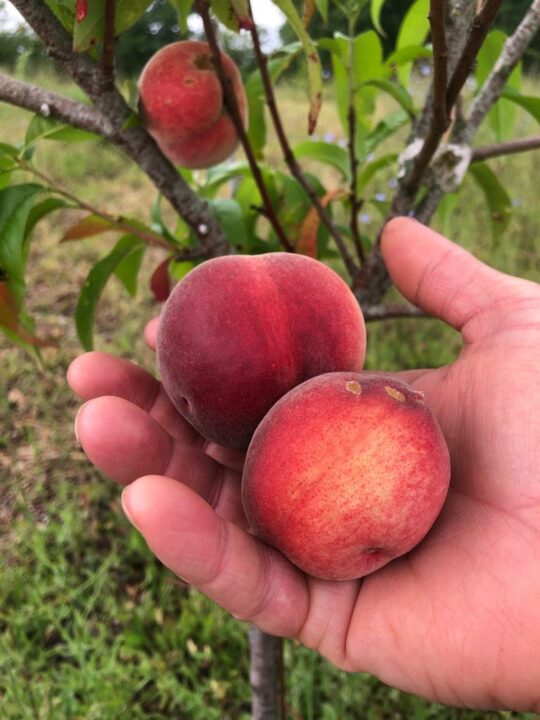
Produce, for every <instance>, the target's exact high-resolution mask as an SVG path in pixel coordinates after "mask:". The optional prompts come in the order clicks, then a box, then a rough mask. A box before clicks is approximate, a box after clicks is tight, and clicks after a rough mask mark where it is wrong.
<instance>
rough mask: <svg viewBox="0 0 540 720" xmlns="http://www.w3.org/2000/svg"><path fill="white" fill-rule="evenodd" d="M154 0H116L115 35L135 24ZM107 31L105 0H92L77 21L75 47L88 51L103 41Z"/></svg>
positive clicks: (74, 36) (75, 48) (80, 50)
mask: <svg viewBox="0 0 540 720" xmlns="http://www.w3.org/2000/svg"><path fill="white" fill-rule="evenodd" d="M151 2H152V0H116V3H115V14H114V31H115V35H121V34H122V33H123V32H125V31H126V30H129V28H130V27H131V26H132V25H134V24H135V23H136V22H137V20H138V19H139V18H140V17H141V16H142V15H143V14H144V12H145V10H146V8H147V7H148V6H149V5H150V4H151ZM104 32H105V0H92V2H90V1H89V2H88V3H87V12H86V15H85V16H84V18H83V19H82V20H81V21H80V22H79V21H77V20H76V21H75V25H74V31H73V48H74V50H76V51H77V52H86V51H87V50H91V49H92V48H94V47H97V46H98V45H102V43H103V35H104Z"/></svg>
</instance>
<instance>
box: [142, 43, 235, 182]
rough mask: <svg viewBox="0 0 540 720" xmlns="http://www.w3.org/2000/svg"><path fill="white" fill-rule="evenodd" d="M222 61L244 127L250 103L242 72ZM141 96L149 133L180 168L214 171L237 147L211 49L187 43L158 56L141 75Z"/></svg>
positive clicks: (169, 47) (165, 49)
mask: <svg viewBox="0 0 540 720" xmlns="http://www.w3.org/2000/svg"><path fill="white" fill-rule="evenodd" d="M221 59H222V63H223V68H224V71H225V74H226V75H227V77H228V78H229V80H230V81H231V83H232V87H233V90H234V93H235V96H236V99H237V102H238V107H239V110H240V114H241V116H242V118H243V121H244V125H245V124H246V122H247V101H246V95H245V92H244V85H243V83H242V78H241V76H240V72H239V70H238V68H237V66H236V65H235V63H234V61H233V60H232V59H231V58H230V57H229V56H228V55H226V54H225V53H221ZM139 91H140V102H139V106H140V111H141V115H142V117H143V120H144V122H145V126H146V129H147V130H148V132H149V133H150V135H152V137H153V138H154V140H155V141H156V142H157V144H158V145H159V147H160V148H161V150H162V152H163V153H164V154H165V155H166V156H167V157H168V158H169V159H170V160H171V161H172V162H174V163H176V164H177V165H181V166H182V167H185V168H207V167H211V166H212V165H216V164H217V163H220V162H222V161H223V160H226V159H227V158H228V157H229V156H230V155H232V153H233V152H234V151H235V150H236V148H237V147H238V134H237V132H236V129H235V127H234V124H233V121H232V119H231V117H230V115H229V114H228V112H227V110H226V109H225V106H224V103H223V91H222V87H221V83H220V81H219V78H218V76H217V74H216V71H215V68H214V65H213V62H212V54H211V51H210V47H209V45H208V44H207V43H205V42H201V41H198V40H183V41H180V42H176V43H171V44H170V45H166V46H165V47H163V48H161V50H158V52H157V53H155V55H153V56H152V57H151V58H150V60H149V61H148V63H147V64H146V65H145V67H144V69H143V71H142V74H141V77H140V80H139Z"/></svg>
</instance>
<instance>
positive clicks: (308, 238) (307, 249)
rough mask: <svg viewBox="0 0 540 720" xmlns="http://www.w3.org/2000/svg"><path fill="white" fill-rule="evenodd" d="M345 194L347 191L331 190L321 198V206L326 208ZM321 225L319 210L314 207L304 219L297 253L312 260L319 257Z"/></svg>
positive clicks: (297, 244)
mask: <svg viewBox="0 0 540 720" xmlns="http://www.w3.org/2000/svg"><path fill="white" fill-rule="evenodd" d="M345 194H346V193H345V191H344V190H342V189H341V188H337V190H330V192H327V193H326V195H324V197H322V198H321V205H322V206H323V207H326V206H327V205H328V204H329V203H330V202H331V201H332V200H334V199H335V198H336V197H340V196H344V195H345ZM320 223H321V219H320V218H319V213H318V212H317V209H316V208H314V207H312V208H310V209H309V211H308V213H307V215H306V217H305V218H304V222H303V223H302V227H301V228H300V235H299V236H298V240H297V242H296V243H295V246H294V247H295V250H296V252H299V253H302V255H307V256H308V257H312V258H316V257H317V232H318V230H319V225H320Z"/></svg>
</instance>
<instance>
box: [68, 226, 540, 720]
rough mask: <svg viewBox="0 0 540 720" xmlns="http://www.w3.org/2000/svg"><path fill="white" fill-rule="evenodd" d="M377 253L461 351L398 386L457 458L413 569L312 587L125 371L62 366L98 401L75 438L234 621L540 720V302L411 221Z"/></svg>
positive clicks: (409, 565) (151, 394)
mask: <svg viewBox="0 0 540 720" xmlns="http://www.w3.org/2000/svg"><path fill="white" fill-rule="evenodd" d="M383 252H384V255H385V260H386V263H387V266H388V269H389V272H390V274H391V276H392V278H393V280H394V282H395V284H396V286H397V287H398V288H399V289H400V290H401V292H402V293H403V294H404V295H405V296H406V297H407V298H408V299H410V300H411V301H412V302H414V303H416V304H417V305H419V306H420V307H421V308H423V309H424V310H426V311H427V312H429V313H431V314H433V315H435V316H437V317H440V318H441V319H442V320H444V321H445V322H447V323H449V324H450V325H452V326H453V327H455V328H456V329H457V330H459V331H460V332H461V333H462V337H463V349H462V351H461V353H460V355H459V357H458V359H457V360H456V361H455V362H454V363H453V364H451V365H449V366H446V367H443V368H438V369H436V370H425V371H422V370H419V371H411V372H409V373H404V374H403V377H404V378H405V379H406V380H408V381H409V382H410V383H411V384H412V385H413V386H414V387H416V388H418V389H420V390H422V391H424V393H425V394H426V399H427V401H428V403H429V404H430V405H431V407H432V409H433V410H434V412H435V414H436V416H437V418H438V420H439V423H440V424H441V427H442V430H443V432H444V434H445V437H446V439H447V442H448V445H449V448H450V453H451V459H452V482H451V489H450V493H449V496H448V500H447V502H446V504H445V507H444V509H443V512H442V513H441V516H440V517H439V519H438V521H437V523H436V524H435V526H434V528H433V529H432V531H431V532H430V533H429V534H428V536H427V537H426V538H425V540H424V541H423V542H422V543H421V544H420V546H418V547H417V548H416V549H415V550H414V551H413V552H411V553H409V554H408V555H406V556H405V557H403V558H400V559H398V560H396V561H394V562H392V563H391V564H389V565H387V566H386V567H385V568H383V569H382V570H380V571H378V572H376V573H374V574H373V575H370V576H368V577H366V578H365V579H364V580H363V581H350V582H341V583H333V582H327V581H321V580H317V579H314V578H310V577H306V576H305V575H304V574H302V573H301V572H300V571H298V570H297V569H296V568H294V567H293V566H292V565H291V564H290V563H289V562H288V561H287V560H285V558H284V557H283V556H282V555H280V554H279V553H278V552H276V551H274V550H273V549H272V548H269V547H268V546H266V545H264V544H263V543H261V542H259V541H258V540H256V539H255V538H253V537H252V536H251V535H250V534H249V533H248V532H247V527H246V521H245V518H244V515H243V512H242V506H241V502H240V472H239V471H240V469H241V463H242V457H241V455H240V454H239V453H237V452H236V451H228V450H225V449H223V448H219V447H217V446H215V445H212V444H208V443H207V442H205V441H204V439H203V438H201V437H200V436H198V435H197V434H196V432H195V431H194V430H193V429H192V428H191V427H190V426H189V425H188V424H187V423H186V422H185V421H184V420H183V419H182V418H181V417H180V416H179V415H178V414H177V413H176V411H175V410H174V408H173V406H172V404H171V403H170V401H169V399H168V398H167V397H166V395H165V393H164V392H163V390H162V389H161V386H160V385H159V383H158V382H157V381H156V380H155V379H154V378H153V377H152V376H150V375H149V374H148V373H146V372H145V371H144V370H142V369H140V368H137V367H136V366H134V365H132V364H130V363H128V362H126V361H123V360H120V359H118V358H114V357H112V356H109V355H105V354H103V353H88V354H86V355H83V356H81V357H80V358H78V359H77V360H75V361H74V363H73V364H72V366H71V367H70V370H69V376H68V377H69V382H70V384H71V386H72V388H73V389H74V390H75V392H76V393H78V395H79V396H80V397H82V398H83V399H85V400H89V401H90V402H87V403H86V404H85V405H84V406H83V408H82V409H81V411H80V412H79V415H78V417H77V424H76V426H77V433H78V437H79V439H80V442H81V444H82V445H83V447H84V449H85V451H86V453H87V455H88V457H89V458H90V460H91V461H92V462H93V463H94V464H95V465H96V466H97V467H98V468H100V469H101V470H102V471H103V472H105V473H106V474H108V475H109V476H111V477H112V478H114V479H115V480H117V481H118V482H120V483H121V484H123V485H126V486H128V489H127V490H125V491H124V497H123V501H124V507H125V509H126V512H127V514H128V516H129V518H130V519H131V521H132V522H133V523H134V525H135V526H136V527H137V528H138V529H139V530H140V532H141V533H142V534H143V535H144V537H145V538H146V540H147V542H148V544H149V546H150V548H151V549H152V550H153V551H154V553H155V554H156V555H157V557H158V558H159V559H160V560H161V561H162V562H163V563H164V564H165V565H166V566H167V567H169V568H170V569H171V570H172V571H173V572H175V573H176V574H178V575H179V576H181V577H182V578H184V579H185V580H187V581H188V582H190V583H192V584H194V585H196V586H197V587H199V588H200V589H201V590H202V591H203V592H205V593H206V594H207V595H208V596H210V597H211V598H213V599H214V600H215V601H216V602H218V603H220V604H221V605H222V606H223V607H225V608H226V609H228V610H229V611H230V612H231V613H233V614H234V615H235V616H236V617H238V618H241V619H245V620H249V621H251V622H253V623H255V624H256V625H258V626H259V627H260V628H261V629H262V630H264V631H266V632H269V633H272V634H276V635H284V636H293V637H296V638H298V639H299V640H300V641H302V642H303V643H305V644H306V645H307V646H309V647H311V648H313V649H315V650H318V651H319V652H321V653H322V654H323V655H325V656H326V657H327V658H328V659H329V660H330V661H332V662H333V663H335V664H336V665H338V666H339V667H342V668H344V669H347V670H350V671H366V672H370V673H372V674H374V675H377V676H378V677H379V678H381V679H382V680H383V681H384V682H386V683H388V684H391V685H394V686H396V687H399V688H401V689H404V690H407V691H410V692H414V693H416V694H419V695H422V696H424V697H427V698H430V699H432V700H437V701H439V702H444V703H448V704H451V705H466V706H477V707H482V708H490V707H493V708H502V707H508V708H513V709H518V710H533V711H537V712H540V663H539V662H538V659H539V650H538V648H540V551H539V549H538V548H539V547H540V470H539V468H540V445H539V443H538V439H537V438H538V429H537V426H538V424H539V421H540V287H539V286H537V285H535V284H534V283H529V282H526V281H524V280H518V279H515V278H511V277H509V276H506V275H503V274H501V273H497V272H496V271H494V270H491V269H490V268H488V267H487V266H485V265H483V264H481V263H480V262H478V261H477V260H475V259H474V258H473V257H472V256H471V255H469V254H468V253H466V252H465V251H464V250H462V249H461V248H459V247H458V246H456V245H454V244H452V243H450V242H449V241H447V240H445V239H444V238H442V237H440V236H438V235H436V234H435V233H433V232H432V231H430V230H428V229H427V228H424V227H423V226H421V225H419V224H417V223H415V222H412V221H409V220H406V219H402V218H400V219H397V220H394V221H393V222H391V223H390V224H389V225H388V226H387V228H386V230H385V235H384V238H383ZM154 331H155V328H152V327H150V328H149V330H148V334H149V336H150V342H152V336H153V335H154ZM137 478H138V479H137Z"/></svg>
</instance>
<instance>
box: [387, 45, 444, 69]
mask: <svg viewBox="0 0 540 720" xmlns="http://www.w3.org/2000/svg"><path fill="white" fill-rule="evenodd" d="M432 56H433V50H432V49H431V48H428V47H424V46H423V45H409V46H408V47H404V48H401V49H400V50H395V51H394V52H393V53H391V54H390V55H389V56H388V57H387V58H386V60H385V62H384V67H385V70H386V72H387V73H393V72H394V70H395V68H399V67H401V66H402V65H406V64H408V63H410V62H411V61H412V62H414V61H416V60H421V59H424V58H430V57H432Z"/></svg>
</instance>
